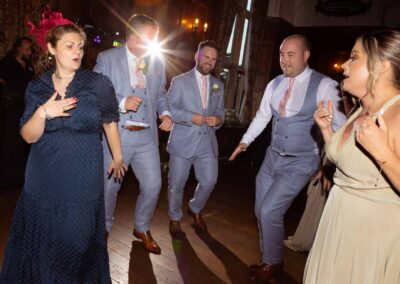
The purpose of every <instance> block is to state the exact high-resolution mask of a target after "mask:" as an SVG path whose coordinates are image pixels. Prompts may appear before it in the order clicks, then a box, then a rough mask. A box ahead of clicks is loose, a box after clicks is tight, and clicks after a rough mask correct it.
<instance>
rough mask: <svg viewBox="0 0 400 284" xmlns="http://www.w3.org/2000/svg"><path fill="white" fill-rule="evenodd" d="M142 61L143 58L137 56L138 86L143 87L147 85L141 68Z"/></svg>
mask: <svg viewBox="0 0 400 284" xmlns="http://www.w3.org/2000/svg"><path fill="white" fill-rule="evenodd" d="M141 62H142V59H140V58H136V73H135V75H136V79H137V84H136V88H140V89H143V88H144V87H145V85H146V79H145V78H144V75H143V70H142V69H141V68H140V64H141Z"/></svg>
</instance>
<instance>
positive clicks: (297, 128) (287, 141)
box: [271, 71, 325, 156]
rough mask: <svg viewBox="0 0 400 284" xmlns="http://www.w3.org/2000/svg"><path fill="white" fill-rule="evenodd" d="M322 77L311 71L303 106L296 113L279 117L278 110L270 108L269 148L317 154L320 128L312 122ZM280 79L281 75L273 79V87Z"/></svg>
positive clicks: (300, 154)
mask: <svg viewBox="0 0 400 284" xmlns="http://www.w3.org/2000/svg"><path fill="white" fill-rule="evenodd" d="M324 77H325V76H324V75H323V74H321V73H318V72H316V71H312V73H311V77H310V82H309V84H308V88H307V93H306V97H305V99H304V103H303V106H302V108H301V109H300V111H299V112H298V113H297V114H295V115H293V116H290V117H281V116H280V114H279V112H278V111H276V110H275V109H274V108H272V112H273V115H274V118H273V122H272V123H273V124H272V141H271V149H272V150H273V151H276V152H278V153H281V154H285V155H291V156H314V155H316V154H319V149H320V144H321V142H322V139H321V133H320V130H319V129H318V126H317V125H316V124H315V122H314V112H315V110H316V108H317V105H316V101H317V91H318V86H319V83H320V82H321V80H322V79H323V78H324ZM282 79H283V76H282V75H281V76H279V77H278V78H277V79H276V80H275V82H274V86H275V89H276V87H277V86H278V85H279V83H280V82H281V81H282Z"/></svg>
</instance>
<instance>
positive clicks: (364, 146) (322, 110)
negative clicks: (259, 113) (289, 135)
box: [304, 30, 400, 284]
mask: <svg viewBox="0 0 400 284" xmlns="http://www.w3.org/2000/svg"><path fill="white" fill-rule="evenodd" d="M342 68H343V70H344V72H343V74H344V76H345V79H344V80H343V82H342V87H343V90H344V91H346V92H349V93H350V94H351V95H352V96H354V97H355V98H356V99H358V100H359V101H360V106H359V107H358V109H357V110H356V111H355V112H354V113H353V114H352V115H351V116H350V117H349V119H348V120H347V122H346V123H345V124H344V125H343V126H342V127H341V128H340V129H338V130H336V131H335V129H334V128H332V120H331V116H332V115H334V110H333V109H332V108H326V107H325V106H324V105H323V104H320V106H319V107H318V109H317V110H316V111H315V114H314V118H315V121H316V123H317V124H318V126H319V128H320V129H321V132H322V134H323V138H324V141H325V143H326V155H327V157H328V159H329V160H331V161H332V162H333V163H334V164H335V165H336V172H335V174H334V179H333V180H334V186H333V187H332V188H331V190H330V193H329V197H328V200H327V202H326V204H325V208H324V212H323V213H322V217H321V221H320V223H319V227H318V230H317V235H316V237H315V240H314V244H313V246H312V248H311V251H310V254H309V256H308V260H307V264H306V268H305V273H304V283H306V284H314V283H388V284H389V283H390V284H391V283H400V267H399V263H400V150H399V149H400V115H399V114H400V95H399V94H400V32H398V31H394V30H385V31H378V32H373V33H370V34H366V35H363V36H360V37H359V38H358V39H357V40H356V42H355V45H354V47H353V49H352V51H351V54H350V59H349V60H347V61H346V62H345V63H344V64H343V65H342Z"/></svg>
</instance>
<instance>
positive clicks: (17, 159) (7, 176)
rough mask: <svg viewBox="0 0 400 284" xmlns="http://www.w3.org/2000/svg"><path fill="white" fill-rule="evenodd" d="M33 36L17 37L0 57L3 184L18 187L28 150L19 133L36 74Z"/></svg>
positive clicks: (0, 167)
mask: <svg viewBox="0 0 400 284" xmlns="http://www.w3.org/2000/svg"><path fill="white" fill-rule="evenodd" d="M31 56H32V39H31V38H29V37H20V38H18V39H17V40H16V41H15V42H14V44H13V46H12V48H11V50H10V51H9V52H8V53H7V54H6V55H5V56H4V57H3V58H2V59H1V60H0V137H1V138H0V188H2V187H19V186H22V184H23V182H24V171H25V166H26V159H27V155H28V151H29V147H28V145H27V144H26V143H25V142H24V141H23V139H22V138H21V136H20V135H19V120H20V119H21V116H22V113H23V111H24V94H25V90H26V87H27V86H28V83H29V82H30V80H32V78H33V76H34V70H33V67H32V64H31Z"/></svg>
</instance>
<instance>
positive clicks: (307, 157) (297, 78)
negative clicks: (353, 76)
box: [230, 35, 346, 280]
mask: <svg viewBox="0 0 400 284" xmlns="http://www.w3.org/2000/svg"><path fill="white" fill-rule="evenodd" d="M309 56H310V43H309V42H308V40H307V39H306V38H305V37H304V36H302V35H292V36H289V37H287V38H285V39H284V40H283V42H282V44H281V46H280V65H281V69H282V72H283V74H282V75H280V76H278V77H276V78H275V79H273V80H272V81H271V82H270V83H269V84H268V86H267V88H266V90H265V93H264V96H263V98H262V101H261V105H260V107H259V109H258V111H257V114H256V116H255V117H254V119H253V121H252V122H251V124H250V126H249V128H248V129H247V132H246V133H245V134H244V136H243V138H242V140H241V142H240V144H239V145H238V146H237V147H236V149H235V150H234V152H233V153H232V156H231V157H230V160H234V159H235V158H236V156H237V155H238V154H239V153H241V152H242V151H245V150H246V149H247V147H248V145H249V144H250V143H251V142H252V141H253V140H254V139H255V138H256V137H257V136H258V135H259V134H260V133H261V132H262V131H263V129H264V128H265V127H266V126H267V124H268V123H269V121H270V120H271V119H272V120H273V125H272V134H271V144H270V146H269V147H268V149H267V152H266V155H265V158H264V161H263V164H262V166H261V168H260V170H259V172H258V174H257V178H256V201H255V214H256V216H257V219H258V227H259V230H260V247H261V253H262V259H261V263H260V264H259V265H252V266H250V273H251V279H252V280H269V279H271V278H272V277H273V276H274V275H275V274H276V273H278V272H280V271H281V270H282V268H283V262H282V250H283V238H284V226H283V218H284V215H285V213H286V211H287V209H288V208H289V207H290V205H291V203H292V202H293V200H294V198H295V197H296V196H297V195H298V193H299V192H300V191H301V189H302V188H303V187H304V186H305V185H306V184H307V183H308V182H309V179H310V177H311V176H312V174H313V173H314V172H315V170H316V169H317V167H318V163H319V160H320V156H319V151H320V147H319V146H320V145H319V141H320V139H319V136H320V133H319V129H318V127H316V124H315V122H314V118H313V115H314V112H315V110H316V109H317V106H318V104H319V103H321V101H322V103H326V104H327V107H328V108H329V109H330V113H331V114H334V115H330V119H332V120H333V126H334V128H335V129H337V128H339V126H340V125H341V124H342V123H343V122H344V121H345V119H346V117H345V115H344V113H343V112H342V111H341V110H339V109H340V104H341V99H340V96H339V92H338V84H337V82H335V81H334V80H332V79H330V78H329V77H326V76H324V75H323V74H320V73H318V72H316V71H315V70H312V69H310V68H309V67H308V58H309Z"/></svg>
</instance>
